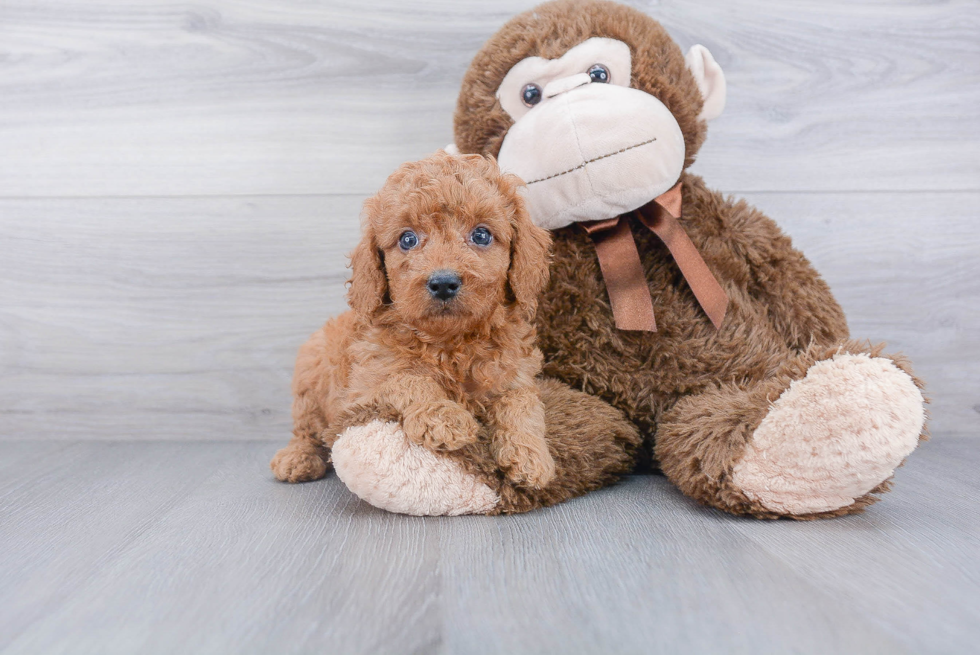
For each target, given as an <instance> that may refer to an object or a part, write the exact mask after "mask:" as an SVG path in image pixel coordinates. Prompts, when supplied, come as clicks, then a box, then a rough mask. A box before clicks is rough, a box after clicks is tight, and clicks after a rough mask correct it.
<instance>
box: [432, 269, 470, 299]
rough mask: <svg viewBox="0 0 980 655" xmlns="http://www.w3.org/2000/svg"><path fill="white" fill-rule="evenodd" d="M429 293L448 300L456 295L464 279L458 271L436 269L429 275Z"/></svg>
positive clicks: (434, 296)
mask: <svg viewBox="0 0 980 655" xmlns="http://www.w3.org/2000/svg"><path fill="white" fill-rule="evenodd" d="M428 286H429V293H430V294H431V295H432V297H433V298H438V299H439V300H441V301H443V302H447V301H449V300H452V299H453V298H455V297H456V294H457V293H459V288H460V287H461V286H463V281H462V280H460V279H459V273H457V272H456V271H436V272H434V273H433V274H432V275H430V276H429V285H428Z"/></svg>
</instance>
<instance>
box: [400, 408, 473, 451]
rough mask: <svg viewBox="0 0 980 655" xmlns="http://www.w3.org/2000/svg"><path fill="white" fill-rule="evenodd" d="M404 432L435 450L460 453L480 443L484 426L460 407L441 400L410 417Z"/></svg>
mask: <svg viewBox="0 0 980 655" xmlns="http://www.w3.org/2000/svg"><path fill="white" fill-rule="evenodd" d="M403 429H404V430H405V435H406V436H407V437H408V438H409V439H411V440H412V441H414V442H415V443H418V444H422V445H424V446H425V447H426V448H429V449H431V450H439V449H442V450H458V449H460V448H462V447H463V446H467V445H469V444H471V443H475V442H476V439H477V433H478V432H479V430H480V425H479V424H478V423H477V422H476V419H475V418H473V415H472V414H470V413H469V412H468V411H466V410H465V409H464V408H463V407H462V406H461V405H460V404H459V403H455V402H453V401H451V400H441V401H438V402H435V403H432V404H430V405H427V406H425V407H423V408H420V409H418V410H416V411H414V412H411V413H408V414H406V416H405V420H404V424H403Z"/></svg>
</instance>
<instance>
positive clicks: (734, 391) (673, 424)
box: [455, 0, 924, 519]
mask: <svg viewBox="0 0 980 655" xmlns="http://www.w3.org/2000/svg"><path fill="white" fill-rule="evenodd" d="M591 37H608V38H613V39H617V40H620V41H623V42H625V43H627V44H628V45H629V46H630V49H631V52H632V60H633V72H632V79H631V84H630V85H631V86H632V87H634V88H638V89H641V90H643V91H646V92H648V93H650V94H652V95H654V96H656V97H657V98H659V99H660V100H661V101H662V102H663V103H664V104H665V105H666V106H667V108H668V109H669V110H670V111H671V113H672V114H673V115H674V117H675V118H676V119H677V122H678V124H679V125H680V128H681V131H682V133H683V135H684V140H685V144H686V163H685V168H686V167H687V166H689V165H690V164H691V163H693V161H694V158H695V156H696V154H697V151H698V149H699V148H700V146H701V144H702V142H703V141H704V138H705V135H706V130H707V126H706V124H705V123H704V122H703V121H699V120H698V114H699V112H700V110H701V107H702V104H703V101H702V98H701V95H700V92H699V90H698V87H697V84H696V81H695V79H694V78H693V76H692V75H691V73H690V72H689V71H688V69H687V67H686V66H685V61H684V55H683V53H682V52H681V50H680V48H679V47H678V46H677V45H676V44H675V43H674V42H673V40H671V38H670V36H669V35H668V34H667V32H666V31H665V30H664V29H663V28H662V27H661V26H660V25H659V24H658V23H657V22H656V21H654V20H653V19H651V18H649V17H648V16H646V15H644V14H643V13H641V12H639V11H637V10H635V9H632V8H629V7H625V6H623V5H619V4H616V3H612V2H597V1H582V2H577V1H568V0H559V1H557V2H549V3H546V4H543V5H540V6H538V7H536V8H535V9H533V10H531V11H528V12H526V13H523V14H521V15H519V16H517V17H515V18H513V19H512V20H511V21H509V22H508V23H507V24H506V25H504V26H503V27H502V28H501V29H500V30H499V31H498V32H497V33H496V34H495V35H494V36H493V37H491V38H490V39H489V40H488V41H487V43H486V44H485V45H484V47H483V48H482V49H481V51H480V52H479V53H478V54H477V55H476V57H475V58H474V60H473V63H472V64H471V66H470V68H469V70H468V71H467V73H466V75H465V77H464V80H463V85H462V89H461V91H460V95H459V102H458V105H457V110H456V115H455V135H456V143H457V145H458V147H459V149H460V151H461V152H470V153H483V154H488V155H495V154H497V153H498V152H499V149H500V144H501V142H502V141H503V138H504V137H505V136H506V133H507V130H508V129H510V126H511V125H512V120H511V119H510V117H509V116H508V115H507V113H506V112H505V111H504V110H503V109H502V108H501V106H500V103H499V102H498V100H497V98H496V97H495V92H496V89H497V88H498V86H499V85H500V83H501V81H502V80H503V78H504V76H505V75H506V73H507V72H508V71H509V70H510V68H511V67H512V66H514V64H516V63H517V62H519V61H521V60H522V59H524V58H526V57H530V56H541V57H546V58H555V57H559V56H561V55H562V54H563V53H564V52H566V51H567V50H568V49H569V48H571V47H573V46H575V45H577V44H579V43H581V42H582V41H584V40H586V39H588V38H591ZM681 181H682V183H683V198H684V200H683V216H682V218H681V224H682V225H683V226H684V229H685V230H686V231H687V233H688V235H689V236H690V237H691V240H692V241H693V242H694V244H695V245H696V246H697V248H698V251H699V252H700V253H701V254H702V256H703V257H704V260H705V261H706V263H707V264H708V266H709V268H710V269H711V270H712V272H713V273H714V274H715V276H716V278H717V279H718V280H719V281H721V282H722V284H723V286H724V288H725V291H726V292H727V294H728V296H729V298H730V304H729V308H728V314H727V317H726V319H725V322H724V324H723V326H722V329H721V330H717V331H716V330H715V328H714V327H713V326H712V325H711V323H710V321H709V320H708V318H707V316H705V314H704V312H703V311H701V309H700V307H699V306H698V303H697V301H696V299H695V298H694V296H693V294H692V292H691V290H690V288H689V287H688V286H687V284H686V283H685V282H684V280H683V277H682V275H681V273H680V270H679V269H678V267H677V264H676V263H675V262H674V260H673V258H672V257H671V256H670V254H669V253H668V251H667V250H666V248H665V246H664V245H663V243H662V242H660V240H659V239H657V237H656V236H654V235H653V234H652V233H651V232H650V231H649V230H646V229H644V228H643V227H642V226H639V225H637V224H636V222H635V221H634V220H633V219H632V218H631V217H628V216H627V217H626V219H627V220H630V222H631V226H632V228H633V233H634V237H635V239H636V242H637V246H638V249H639V252H640V254H641V258H642V263H643V267H644V272H645V274H646V279H647V280H648V282H649V287H650V291H651V294H652V297H653V298H654V306H655V309H656V315H657V325H658V330H659V331H658V332H656V333H645V332H624V331H620V330H617V329H616V328H615V325H614V323H613V317H612V312H611V309H610V305H609V300H608V295H607V292H606V287H605V284H604V282H603V278H602V275H601V273H600V270H599V263H598V260H597V258H596V254H595V248H594V246H593V244H592V242H591V241H590V240H589V238H588V236H587V235H586V234H585V232H584V230H582V229H581V227H580V226H577V225H571V226H569V227H566V228H562V229H560V230H556V231H555V232H553V235H552V236H553V240H554V245H553V264H552V268H551V281H550V284H549V286H548V287H547V288H546V289H545V291H544V293H543V294H542V296H541V298H540V300H539V311H538V315H537V325H538V335H539V341H538V345H539V347H540V348H541V350H542V351H543V353H544V355H545V366H544V373H545V374H546V375H548V376H553V377H555V378H558V379H559V380H562V381H564V382H567V383H568V384H570V385H572V386H573V387H576V388H578V389H581V390H583V391H585V392H587V393H589V394H593V395H596V396H598V397H600V398H602V399H604V400H606V401H608V402H609V403H611V404H612V405H613V406H614V407H616V408H618V409H620V410H622V411H623V412H624V413H625V414H626V416H627V417H628V418H629V419H630V420H631V421H632V422H633V423H634V424H635V425H636V426H638V427H639V429H640V430H641V432H642V433H643V435H644V436H645V438H646V448H645V457H646V461H647V462H648V463H652V459H653V455H654V453H655V455H656V460H658V462H659V465H660V467H661V468H662V470H663V471H664V472H665V473H666V474H667V475H668V477H670V479H671V480H672V481H673V482H674V483H675V484H677V486H678V487H679V488H681V489H682V490H683V491H684V492H685V493H686V494H688V495H690V496H692V497H694V498H696V499H698V500H700V501H702V502H704V503H707V504H709V505H712V506H714V507H718V508H720V509H723V510H726V511H729V512H732V513H736V514H747V515H752V516H757V517H765V518H773V517H775V516H777V515H778V514H777V513H774V512H772V511H770V510H768V509H766V508H765V507H763V506H762V505H761V504H759V503H758V502H755V501H753V500H751V499H749V498H747V497H746V496H745V494H744V493H742V492H741V491H739V490H738V489H737V488H736V487H735V486H734V485H732V484H731V478H732V474H733V469H734V467H735V465H736V464H737V462H738V461H739V459H740V458H741V457H742V454H743V452H744V451H745V448H746V444H747V443H748V441H749V440H750V439H751V437H752V435H753V433H754V431H755V430H756V428H757V427H758V426H759V424H760V423H761V421H762V419H763V418H764V417H765V415H766V413H767V411H768V410H769V406H770V403H771V402H772V401H775V400H776V399H777V398H778V397H779V395H780V393H781V392H782V391H783V390H785V389H786V388H788V386H789V385H790V383H791V382H792V381H793V380H799V379H802V378H803V377H804V376H805V375H806V372H807V370H808V366H809V365H811V364H812V363H814V362H816V361H818V360H821V359H828V358H830V357H832V356H833V355H834V354H835V353H839V352H847V353H873V354H874V356H877V357H888V356H886V355H881V354H880V348H877V347H876V348H871V347H869V346H862V345H859V344H856V343H854V342H852V341H850V340H849V333H848V328H847V322H846V320H845V317H844V313H843V311H842V310H841V308H840V306H839V305H838V304H837V302H836V300H835V299H834V297H833V295H832V294H831V292H830V289H829V287H828V286H827V284H826V283H825V282H824V281H823V280H822V279H821V278H820V276H819V274H818V273H817V272H816V271H815V270H814V269H813V267H812V266H811V265H810V263H809V262H808V261H807V259H806V258H805V257H804V256H803V255H802V254H801V253H800V252H799V251H797V250H795V249H794V248H793V246H792V244H791V242H790V239H789V238H788V237H787V236H786V235H784V234H783V233H782V232H781V231H780V229H779V228H778V227H777V226H776V224H775V223H774V222H773V221H772V220H770V219H769V218H768V217H766V216H765V215H763V214H762V213H761V212H759V211H758V210H756V209H754V208H752V207H751V206H749V205H748V204H746V203H745V202H744V201H735V200H732V199H731V198H724V197H722V195H721V194H719V193H716V192H713V191H711V190H709V189H708V188H706V187H705V185H704V183H703V181H702V180H701V179H700V178H699V177H696V176H693V175H690V174H686V173H685V174H683V175H682V177H681ZM891 359H892V361H893V362H894V364H895V365H896V366H897V367H898V368H899V369H901V370H902V371H904V372H906V373H908V374H909V375H910V376H911V377H912V380H913V381H914V382H915V384H916V385H917V386H918V387H920V388H921V386H922V384H921V382H920V381H919V380H917V379H916V378H915V377H914V376H912V374H911V370H910V369H909V366H908V363H907V362H906V361H905V360H903V359H902V358H900V357H891ZM884 411H887V408H884ZM922 437H923V438H924V433H923V435H922ZM655 443H656V446H655V451H654V444H655ZM887 486H888V485H887V483H884V484H882V485H879V486H878V487H877V488H875V489H874V490H872V492H871V493H869V494H867V495H866V496H864V497H861V498H857V499H855V501H854V503H853V504H852V505H850V506H848V507H843V508H840V509H838V510H834V511H832V512H827V513H820V514H810V515H802V516H794V518H804V519H805V518H817V517H819V516H828V515H838V514H846V513H850V512H855V511H858V510H860V509H861V508H863V507H865V506H866V505H868V504H869V503H871V502H872V501H873V500H874V494H876V493H879V492H881V491H884V490H886V489H887Z"/></svg>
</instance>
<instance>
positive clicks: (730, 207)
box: [684, 178, 849, 349]
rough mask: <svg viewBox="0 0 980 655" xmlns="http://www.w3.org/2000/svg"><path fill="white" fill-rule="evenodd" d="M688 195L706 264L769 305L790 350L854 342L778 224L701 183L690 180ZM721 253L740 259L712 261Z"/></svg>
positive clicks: (823, 288) (826, 289) (811, 270)
mask: <svg viewBox="0 0 980 655" xmlns="http://www.w3.org/2000/svg"><path fill="white" fill-rule="evenodd" d="M685 191H689V193H687V194H686V195H687V197H685V208H684V211H685V214H687V215H689V216H694V217H696V220H697V223H696V225H697V227H698V228H700V231H701V232H702V233H701V234H700V239H699V241H702V242H703V243H704V252H703V254H704V256H705V259H712V260H714V261H716V262H719V266H718V267H717V268H719V269H725V270H720V271H719V272H720V273H721V275H722V276H724V277H729V278H730V279H732V281H734V282H736V283H737V284H740V285H744V286H745V288H746V289H747V290H748V292H749V293H750V294H752V295H753V296H755V297H757V298H759V299H761V300H762V301H763V302H764V303H765V305H766V307H767V308H768V311H769V316H770V320H771V321H772V323H773V325H774V327H775V328H776V330H777V331H778V332H779V333H780V334H781V335H782V336H783V337H784V338H785V339H786V342H787V345H789V346H790V347H792V348H797V349H802V348H806V347H807V346H808V345H809V344H810V342H811V340H812V341H815V342H816V343H818V344H821V345H826V344H830V343H836V342H838V341H839V340H841V339H846V338H847V337H848V335H849V332H848V329H847V319H846V318H845V317H844V311H843V310H842V309H841V307H840V305H839V304H838V303H837V301H836V300H835V299H834V296H833V294H832V293H831V291H830V287H829V286H828V285H827V283H826V282H825V281H824V280H823V278H822V277H820V274H819V273H817V271H816V270H815V269H814V268H813V266H812V265H811V264H810V262H809V261H808V260H807V258H806V257H804V256H803V253H801V252H800V251H799V250H796V249H795V248H794V247H793V243H792V241H791V240H790V238H789V237H788V236H786V235H785V234H783V232H782V230H780V229H779V227H778V226H777V225H776V223H775V222H773V221H772V219H770V218H769V217H767V216H766V215H765V214H763V213H762V212H760V211H759V210H758V209H755V208H754V207H752V206H751V205H749V204H748V203H747V202H745V201H744V200H739V201H733V200H732V199H730V198H729V199H726V198H723V197H722V196H721V194H719V193H717V192H713V191H709V190H707V189H705V188H704V186H703V183H702V182H701V180H700V178H693V180H690V184H689V185H685ZM688 202H690V204H691V207H690V210H689V208H688V207H689V206H688ZM692 227H693V226H692ZM692 236H693V235H692ZM717 249H725V250H728V251H729V252H730V253H731V254H733V255H734V257H731V256H730V255H729V256H728V257H725V256H723V255H720V256H712V250H717ZM726 263H727V264H728V265H727V266H726Z"/></svg>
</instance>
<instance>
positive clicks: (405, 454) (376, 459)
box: [331, 421, 500, 516]
mask: <svg viewBox="0 0 980 655" xmlns="http://www.w3.org/2000/svg"><path fill="white" fill-rule="evenodd" d="M331 451H332V458H333V465H334V469H335V470H336V471H337V477H339V478H340V479H341V480H343V482H344V484H346V485H347V488H348V489H350V490H351V492H353V493H354V494H355V495H356V496H358V497H359V498H361V499H362V500H364V501H366V502H368V503H370V504H371V505H374V506H375V507H378V508H380V509H384V510H387V511H389V512H395V513H398V514H412V515H415V516H458V515H460V514H485V513H487V512H489V511H491V510H493V509H494V508H495V507H496V506H497V504H498V503H499V502H500V497H499V496H498V495H497V494H496V493H495V492H494V491H493V490H492V489H490V487H488V486H487V485H486V484H484V483H483V482H482V481H480V480H479V479H478V478H477V477H476V476H474V475H472V474H470V473H467V472H466V471H465V470H463V468H462V467H461V466H460V465H459V464H457V463H456V462H454V461H453V460H451V459H448V458H446V457H443V456H440V455H437V454H436V453H433V452H432V451H430V450H428V449H427V448H425V447H424V446H420V445H418V444H415V443H412V442H410V441H409V440H408V438H407V437H406V436H405V433H404V432H403V431H402V428H401V426H400V425H399V424H398V423H394V422H384V421H371V422H370V423H368V424H367V425H358V426H354V427H351V428H348V429H347V430H345V431H344V432H343V434H341V435H340V438H339V439H337V441H336V442H335V443H334V445H333V447H332V449H331Z"/></svg>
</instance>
